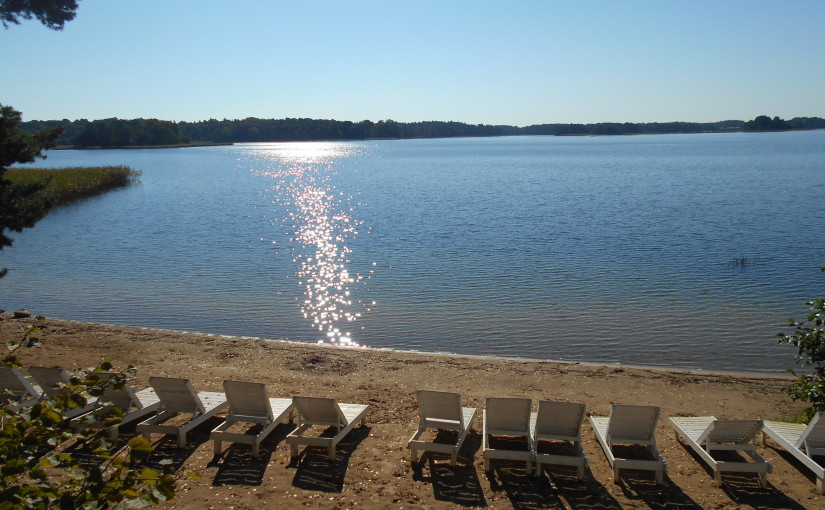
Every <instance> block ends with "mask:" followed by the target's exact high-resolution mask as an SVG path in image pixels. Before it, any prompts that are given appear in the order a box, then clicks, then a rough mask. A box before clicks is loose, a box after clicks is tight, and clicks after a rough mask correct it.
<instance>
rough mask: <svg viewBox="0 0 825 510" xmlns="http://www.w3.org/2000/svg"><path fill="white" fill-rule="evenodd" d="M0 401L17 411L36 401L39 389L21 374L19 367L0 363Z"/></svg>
mask: <svg viewBox="0 0 825 510" xmlns="http://www.w3.org/2000/svg"><path fill="white" fill-rule="evenodd" d="M0 392H2V393H0V403H2V404H7V405H9V409H11V410H14V411H18V410H20V409H21V408H23V407H28V406H31V405H34V404H35V403H37V401H38V400H39V399H40V391H38V389H37V388H36V387H35V386H34V385H33V384H32V383H31V382H30V381H29V380H28V379H27V378H26V376H25V375H23V372H21V371H20V369H19V368H16V367H12V366H9V365H0Z"/></svg>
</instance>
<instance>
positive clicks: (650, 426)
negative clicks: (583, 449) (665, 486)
mask: <svg viewBox="0 0 825 510" xmlns="http://www.w3.org/2000/svg"><path fill="white" fill-rule="evenodd" d="M659 413H660V409H659V408H658V407H656V406H634V405H622V404H613V407H612V408H611V411H610V417H608V418H604V417H598V416H591V417H590V424H591V425H592V426H593V431H594V432H595V433H596V439H598V441H599V444H600V445H601V446H602V450H603V451H604V454H605V457H607V461H608V462H609V463H610V467H611V468H613V482H614V483H619V477H620V474H621V473H620V471H621V470H622V469H638V470H645V471H653V472H654V473H655V475H656V483H662V481H663V479H664V473H665V470H666V469H667V463H666V462H665V459H664V457H662V455H661V454H660V453H659V450H658V449H657V448H656V423H657V422H658V421H659ZM616 445H628V446H635V445H638V446H644V447H645V448H646V449H647V450H648V452H649V453H650V455H651V456H652V457H653V459H625V458H621V457H616V455H615V453H614V451H613V447H614V446H616Z"/></svg>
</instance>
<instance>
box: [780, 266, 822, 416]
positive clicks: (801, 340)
mask: <svg viewBox="0 0 825 510" xmlns="http://www.w3.org/2000/svg"><path fill="white" fill-rule="evenodd" d="M822 271H823V272H825V266H824V267H823V268H822ZM805 305H806V306H808V307H809V311H808V317H807V320H805V321H797V320H795V319H788V322H789V324H790V326H791V327H792V328H793V331H792V332H790V333H784V332H783V333H779V342H780V343H787V344H791V345H793V346H795V347H796V348H797V354H796V355H794V358H795V359H796V363H797V365H799V368H800V369H802V370H801V371H797V370H791V373H793V374H794V375H795V376H796V380H795V381H794V382H793V383H791V384H790V385H788V386H787V388H786V391H787V392H788V394H789V395H790V396H791V397H792V398H793V399H794V400H801V401H803V402H808V403H810V407H808V408H807V409H805V412H804V413H803V416H802V418H804V419H805V420H806V421H807V420H808V419H810V417H811V416H813V414H814V413H817V412H819V411H825V299H822V298H820V299H816V300H813V301H808V302H807V303H805Z"/></svg>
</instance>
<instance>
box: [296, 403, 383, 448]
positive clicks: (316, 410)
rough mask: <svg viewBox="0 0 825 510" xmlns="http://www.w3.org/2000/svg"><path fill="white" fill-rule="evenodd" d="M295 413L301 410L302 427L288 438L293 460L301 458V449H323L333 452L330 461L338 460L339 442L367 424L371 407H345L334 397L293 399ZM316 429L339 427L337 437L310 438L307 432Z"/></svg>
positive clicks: (299, 413) (345, 405)
mask: <svg viewBox="0 0 825 510" xmlns="http://www.w3.org/2000/svg"><path fill="white" fill-rule="evenodd" d="M292 403H293V404H294V405H295V410H296V411H298V427H297V428H296V429H295V430H293V431H292V432H290V433H289V434H288V435H287V436H286V444H288V445H289V450H290V454H291V456H292V458H295V457H297V456H298V453H299V452H298V447H299V446H300V445H305V446H320V447H325V448H327V450H328V453H329V460H335V448H336V446H338V443H339V442H340V441H341V440H342V439H343V438H344V437H345V436H346V435H347V434H349V432H350V431H351V430H352V429H353V428H355V425H357V424H359V423H360V424H361V425H362V426H363V425H364V420H365V418H366V415H367V410H369V407H370V406H369V404H343V403H338V402H337V401H336V400H335V399H334V398H321V397H303V396H295V397H292ZM312 427H324V428H327V427H336V428H337V429H338V431H337V433H336V434H335V436H333V437H323V436H308V435H306V432H307V431H309V430H310V429H311V428H312Z"/></svg>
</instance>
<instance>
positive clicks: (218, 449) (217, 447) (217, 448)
mask: <svg viewBox="0 0 825 510" xmlns="http://www.w3.org/2000/svg"><path fill="white" fill-rule="evenodd" d="M222 446H223V441H221V440H219V439H215V453H214V456H215V457H217V456H218V455H220V454H221V447H222Z"/></svg>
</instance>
